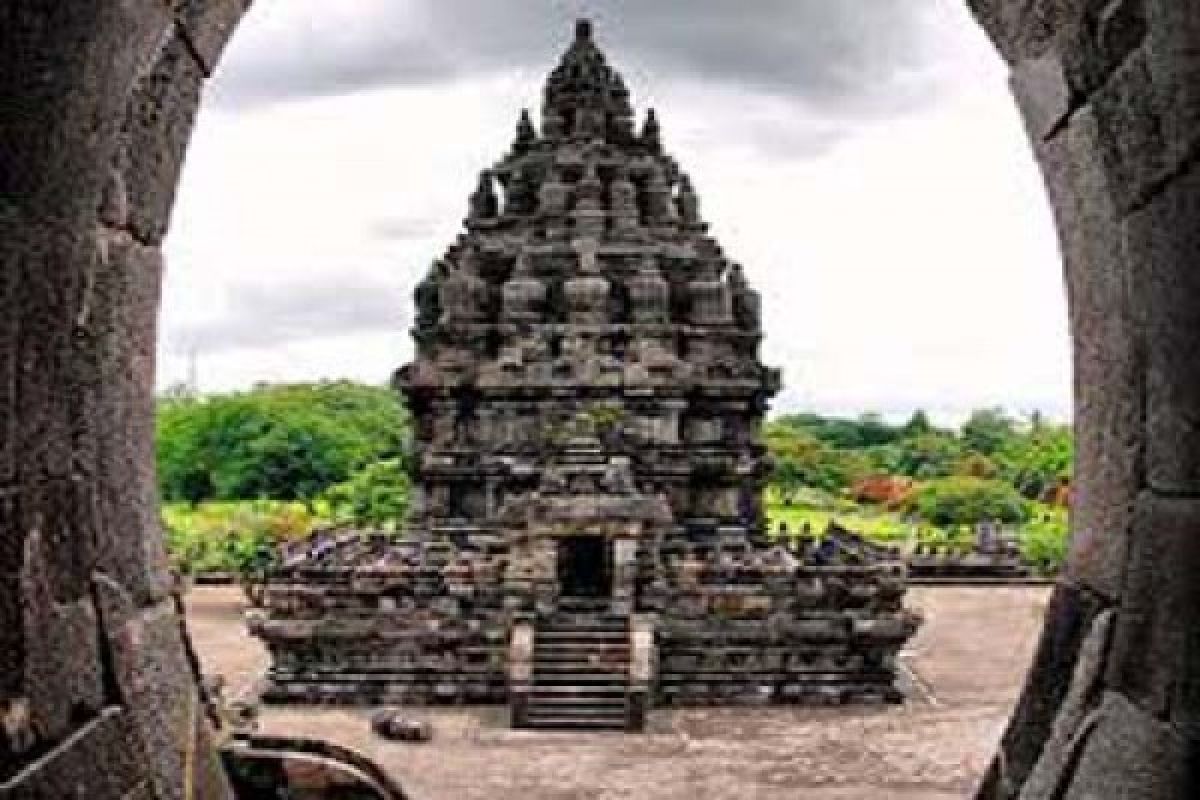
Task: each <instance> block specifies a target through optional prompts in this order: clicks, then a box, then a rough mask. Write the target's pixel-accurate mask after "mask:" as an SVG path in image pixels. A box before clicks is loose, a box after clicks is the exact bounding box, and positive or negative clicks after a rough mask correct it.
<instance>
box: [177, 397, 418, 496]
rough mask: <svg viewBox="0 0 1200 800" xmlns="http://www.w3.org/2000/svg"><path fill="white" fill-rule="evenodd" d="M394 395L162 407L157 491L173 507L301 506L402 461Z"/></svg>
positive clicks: (198, 400)
mask: <svg viewBox="0 0 1200 800" xmlns="http://www.w3.org/2000/svg"><path fill="white" fill-rule="evenodd" d="M407 442H408V424H407V415H406V412H405V410H404V407H403V406H402V405H401V403H400V402H399V400H398V399H397V397H396V395H395V393H394V392H392V391H390V390H387V389H382V388H376V387H372V386H362V385H359V384H354V383H348V382H339V383H320V384H297V385H286V386H260V387H257V388H255V389H253V390H251V391H247V392H237V393H233V394H224V395H212V396H207V397H190V396H187V395H182V396H179V395H177V396H172V397H168V398H163V399H161V400H160V401H159V407H158V424H157V455H158V476H159V489H160V492H161V494H162V497H163V499H164V500H166V501H168V502H187V503H199V502H201V501H205V500H221V501H233V500H254V499H264V498H265V499H272V500H284V501H291V500H301V501H309V500H312V499H314V498H316V497H317V496H318V495H320V494H321V493H322V492H323V491H325V490H326V489H328V488H329V487H331V486H333V485H335V484H339V483H343V482H345V481H348V480H350V479H351V478H352V477H353V476H354V474H355V473H356V472H357V471H358V470H361V469H363V468H365V467H367V466H368V465H371V464H374V463H375V462H377V461H381V460H384V459H397V458H402V457H403V456H404V454H405V452H406V450H407Z"/></svg>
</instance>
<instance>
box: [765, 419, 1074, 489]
mask: <svg viewBox="0 0 1200 800" xmlns="http://www.w3.org/2000/svg"><path fill="white" fill-rule="evenodd" d="M765 434H766V439H767V444H768V447H769V448H770V450H771V454H772V456H773V457H774V459H775V465H776V471H775V475H774V477H773V486H774V488H775V489H776V490H777V491H779V492H780V494H781V495H782V496H783V498H784V499H785V500H786V498H787V496H788V495H792V494H794V493H795V492H796V491H797V490H798V489H799V488H801V487H804V486H809V487H816V488H821V489H826V490H829V491H838V490H842V489H847V488H850V487H851V486H853V485H854V484H855V483H856V482H858V481H861V480H863V479H864V478H868V477H871V476H878V475H894V476H903V477H908V478H913V479H915V480H918V481H930V480H936V479H942V478H951V477H956V476H963V477H973V478H979V479H983V480H996V481H1000V482H1003V483H1005V484H1008V485H1010V486H1012V487H1013V488H1014V489H1016V490H1017V491H1018V492H1019V493H1020V494H1021V495H1022V496H1023V497H1025V498H1027V499H1030V500H1033V499H1039V498H1041V497H1043V495H1045V494H1046V493H1047V492H1050V491H1052V490H1053V489H1055V488H1056V487H1058V486H1061V485H1065V484H1067V483H1068V482H1069V481H1070V475H1071V460H1072V457H1073V448H1072V440H1071V430H1070V428H1069V427H1068V426H1066V425H1055V424H1048V423H1046V422H1045V421H1044V420H1043V419H1042V418H1041V416H1040V415H1038V414H1034V415H1031V416H1030V417H1029V419H1027V420H1016V419H1013V418H1012V417H1009V416H1007V415H1006V414H1005V413H1004V412H1003V411H1001V410H1000V409H984V410H980V411H976V412H974V413H972V414H971V416H970V417H969V418H968V419H967V421H966V423H965V424H964V425H963V427H962V429H961V430H960V431H953V430H948V429H943V428H937V427H935V426H934V425H933V424H931V423H930V421H929V417H928V416H927V415H926V414H925V413H924V412H922V411H918V412H916V413H915V414H913V416H912V417H911V418H910V419H909V420H908V421H907V422H905V423H904V424H901V425H889V424H888V423H887V422H885V421H884V420H883V419H882V418H881V417H880V416H879V415H877V414H864V415H862V416H860V417H858V418H857V419H840V418H830V417H822V416H818V415H816V414H792V415H785V416H781V417H779V418H777V419H776V420H774V421H772V422H770V423H768V424H767V426H766V430H765Z"/></svg>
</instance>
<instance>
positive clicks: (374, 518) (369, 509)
mask: <svg viewBox="0 0 1200 800" xmlns="http://www.w3.org/2000/svg"><path fill="white" fill-rule="evenodd" d="M409 489H410V486H409V479H408V473H407V472H406V471H405V469H404V464H403V463H402V462H401V461H400V459H390V460H387V461H377V462H375V463H374V464H370V465H368V466H366V467H364V468H363V469H361V470H359V471H358V472H357V473H355V474H354V476H353V477H351V478H350V480H348V481H344V482H342V483H339V484H337V485H336V486H332V487H330V488H329V489H328V490H327V491H326V492H325V494H324V495H323V496H322V498H323V499H324V501H325V502H326V503H327V504H328V506H329V509H330V512H331V514H332V515H333V517H334V519H335V520H337V521H338V522H344V523H349V524H352V525H359V526H362V527H373V528H385V529H388V530H394V529H396V528H397V527H399V526H400V525H401V524H402V523H403V522H404V517H405V515H406V514H407V513H408V501H409Z"/></svg>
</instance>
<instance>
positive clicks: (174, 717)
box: [108, 593, 228, 797]
mask: <svg viewBox="0 0 1200 800" xmlns="http://www.w3.org/2000/svg"><path fill="white" fill-rule="evenodd" d="M108 597H109V598H110V601H114V600H115V602H114V604H113V607H114V608H119V607H120V606H121V605H122V603H121V602H120V600H119V599H116V598H118V597H119V596H118V595H115V594H111V593H109V594H108ZM127 610H128V609H127ZM179 625H180V623H179V618H178V616H177V614H176V613H175V606H174V604H173V603H171V602H169V601H168V602H163V603H160V604H158V605H155V606H152V607H150V608H145V609H138V610H136V611H134V612H133V613H132V615H130V616H129V617H128V619H126V620H125V621H124V624H122V625H121V626H120V627H119V628H115V629H112V630H110V631H109V633H110V636H111V639H110V641H109V646H110V652H111V658H112V668H113V672H114V676H113V677H114V680H115V683H116V686H117V688H118V690H119V691H120V693H121V695H122V697H123V698H125V702H127V703H128V704H129V705H130V706H131V707H132V709H133V718H132V728H133V730H134V732H135V733H134V735H136V737H137V739H136V740H137V741H140V742H141V747H142V749H143V752H145V753H148V754H151V756H150V758H149V759H148V761H147V762H146V764H145V768H146V771H147V773H148V774H149V776H150V778H151V779H152V781H153V783H154V785H155V786H156V788H157V790H158V792H159V793H160V794H161V795H162V796H166V797H181V796H183V782H184V781H185V780H186V778H185V772H186V770H185V768H184V767H185V764H191V766H192V770H193V774H192V778H193V779H197V780H198V781H200V782H198V783H197V784H196V790H197V792H198V794H197V796H198V797H226V796H228V789H227V787H225V786H223V785H222V782H223V780H224V779H223V777H222V773H221V770H220V766H219V762H218V759H217V756H216V750H215V748H214V747H213V746H212V742H211V740H210V736H209V733H208V731H207V723H206V721H205V719H206V718H205V714H204V708H203V706H202V705H201V703H200V699H199V697H198V695H197V692H196V687H195V684H194V683H193V675H192V672H191V665H190V664H189V662H188V659H187V656H186V654H185V652H184V649H183V642H182V639H181V633H180V627H179Z"/></svg>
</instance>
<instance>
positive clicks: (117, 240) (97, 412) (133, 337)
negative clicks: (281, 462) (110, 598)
mask: <svg viewBox="0 0 1200 800" xmlns="http://www.w3.org/2000/svg"><path fill="white" fill-rule="evenodd" d="M102 244H103V247H102V256H101V259H100V261H99V264H98V266H97V270H96V273H95V276H94V278H93V281H92V285H91V287H90V303H91V308H90V310H89V313H88V314H87V315H86V316H83V317H81V319H80V324H79V328H78V332H77V335H78V336H80V337H84V338H86V339H87V340H88V341H89V342H90V343H91V344H92V347H91V348H89V351H90V353H91V357H90V358H89V360H88V361H87V362H86V363H84V364H82V365H81V367H80V369H79V372H78V375H79V379H78V388H77V396H78V399H79V401H80V402H81V403H82V404H83V405H85V406H86V408H87V409H88V412H87V415H86V418H85V419H84V420H82V421H81V422H82V423H83V424H86V426H87V428H86V430H87V431H88V433H89V434H90V435H89V436H87V437H80V438H79V439H77V441H79V442H80V446H79V447H77V449H76V453H75V460H76V463H77V464H78V465H79V467H78V469H79V471H80V472H82V473H84V474H88V475H91V476H93V478H92V480H91V481H90V482H89V484H88V487H87V492H88V498H87V499H88V504H89V507H90V508H91V509H92V511H93V520H92V525H93V528H94V536H93V538H94V540H95V542H96V546H97V553H96V559H97V565H98V568H99V569H101V570H102V571H104V572H105V573H106V574H108V575H109V576H111V577H113V578H114V579H115V580H116V581H117V582H118V583H120V584H121V585H122V586H124V587H125V588H126V589H128V590H129V591H130V592H131V593H132V594H133V595H134V598H135V601H136V602H137V603H138V604H139V605H147V604H150V603H153V602H156V601H158V600H160V599H162V598H163V597H165V596H166V594H167V592H168V591H169V588H170V576H169V572H168V564H167V555H166V550H165V547H164V544H163V534H162V530H161V528H160V522H159V516H158V503H157V497H156V489H155V479H154V449H153V440H154V394H153V393H154V352H155V346H156V338H157V337H156V333H157V326H156V317H157V308H158V299H159V286H160V282H161V276H162V255H161V253H160V251H159V250H158V249H157V248H155V247H150V246H146V245H142V244H139V243H138V242H136V241H135V240H133V239H132V238H131V237H129V236H126V235H123V234H118V235H113V234H106V235H105V236H104V238H103V240H102ZM114 374H116V375H124V376H126V377H127V378H128V380H126V381H122V382H117V381H113V380H111V378H110V376H111V375H114Z"/></svg>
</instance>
